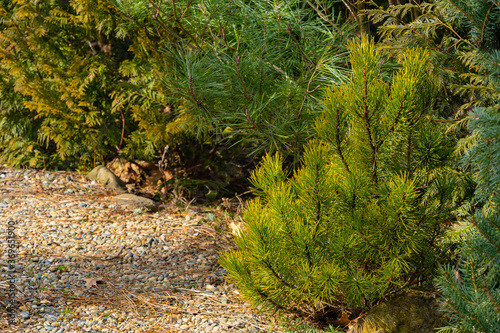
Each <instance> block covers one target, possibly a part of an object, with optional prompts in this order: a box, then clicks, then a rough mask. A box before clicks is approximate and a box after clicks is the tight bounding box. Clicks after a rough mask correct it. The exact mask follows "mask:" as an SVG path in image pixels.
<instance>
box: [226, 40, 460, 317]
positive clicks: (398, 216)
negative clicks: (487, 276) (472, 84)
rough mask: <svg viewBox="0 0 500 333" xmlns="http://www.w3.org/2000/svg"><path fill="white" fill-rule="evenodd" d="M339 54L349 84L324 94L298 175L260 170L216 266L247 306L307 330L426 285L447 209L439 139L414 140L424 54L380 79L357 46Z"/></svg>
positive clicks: (383, 70) (426, 96) (423, 123)
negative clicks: (303, 321) (231, 245)
mask: <svg viewBox="0 0 500 333" xmlns="http://www.w3.org/2000/svg"><path fill="white" fill-rule="evenodd" d="M348 49H349V51H350V59H351V63H352V72H353V74H352V77H351V80H350V81H349V82H347V83H346V84H342V85H340V86H339V87H333V88H331V89H330V90H328V91H327V92H326V97H325V103H326V107H325V109H324V112H323V115H322V116H321V117H320V118H319V119H318V120H317V122H316V131H317V138H316V139H314V140H312V141H311V142H309V144H308V145H307V148H306V150H305V153H304V155H303V158H302V167H301V168H300V169H299V170H298V171H297V172H295V173H294V174H293V175H292V176H291V177H289V176H290V175H288V174H287V173H286V172H284V171H283V170H282V163H283V160H282V158H281V157H280V155H278V154H277V155H274V156H273V157H271V156H267V157H266V158H265V159H264V160H263V161H262V163H261V165H260V167H259V168H258V169H257V170H256V171H255V172H254V173H253V175H252V177H251V182H252V184H253V185H254V186H255V188H256V193H257V194H258V197H257V198H256V199H255V200H253V201H252V202H251V203H250V204H249V206H248V209H247V210H246V212H245V215H244V220H245V221H246V225H245V226H246V230H245V231H244V232H242V233H241V235H240V236H239V237H236V238H235V242H236V245H237V247H238V249H237V250H235V251H229V252H226V253H224V255H223V256H222V257H221V260H220V261H221V264H222V265H223V267H224V268H225V269H226V270H227V272H228V278H229V280H230V281H231V282H233V283H235V284H236V285H237V286H238V288H239V289H240V291H241V293H242V295H243V297H244V298H246V299H247V300H248V301H249V302H250V303H251V304H253V305H254V306H256V307H261V308H264V309H269V310H281V311H283V312H289V313H295V314H298V315H301V316H304V317H307V318H308V319H311V320H313V321H314V320H322V319H324V316H326V315H328V313H329V312H333V313H334V315H335V314H339V313H340V312H344V311H345V312H348V313H352V314H354V315H356V314H359V311H361V310H362V309H366V308H367V307H370V306H371V305H372V304H373V303H374V302H376V301H377V300H380V299H381V298H383V297H385V296H387V295H388V294H389V293H391V292H395V291H397V290H400V289H402V288H404V287H406V286H409V285H412V284H415V283H416V282H417V281H419V280H420V281H421V279H425V278H428V277H429V276H431V275H432V273H433V270H434V268H435V263H436V260H437V259H438V256H439V248H438V241H439V239H440V237H441V235H442V232H443V230H444V229H445V226H444V223H443V222H445V221H448V219H449V217H450V210H451V209H452V208H453V207H452V206H453V205H452V204H450V202H452V199H451V198H452V195H453V193H454V187H455V182H454V180H453V179H451V178H449V179H447V178H446V177H445V176H442V175H440V174H441V173H440V172H437V170H440V169H441V170H442V169H443V168H447V163H449V160H448V161H446V160H443V159H442V157H440V156H439V154H440V153H439V152H440V151H441V152H442V151H443V149H445V148H444V146H445V142H446V140H445V138H444V137H443V136H440V135H437V136H436V135H426V133H429V129H432V130H434V131H435V130H436V128H433V126H434V125H432V124H431V123H430V122H428V121H427V120H426V115H427V113H428V112H429V109H430V108H432V106H433V103H434V100H435V96H436V89H435V87H434V84H433V80H432V78H431V77H430V76H429V75H428V74H427V59H428V56H429V54H428V52H426V51H423V50H421V49H408V50H406V52H405V53H404V54H401V56H400V58H399V68H398V69H397V70H395V71H391V70H390V68H393V67H391V66H386V64H387V61H384V59H383V58H382V55H381V53H380V52H379V51H378V50H377V49H376V48H375V46H374V44H373V42H372V41H370V40H368V38H365V37H363V38H361V40H358V41H354V42H351V43H349V45H348ZM423 156H426V158H423ZM431 193H432V195H431ZM334 315H333V316H334Z"/></svg>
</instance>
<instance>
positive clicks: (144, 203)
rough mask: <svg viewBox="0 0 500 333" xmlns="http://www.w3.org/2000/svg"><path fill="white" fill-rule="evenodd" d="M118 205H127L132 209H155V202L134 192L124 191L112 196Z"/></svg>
mask: <svg viewBox="0 0 500 333" xmlns="http://www.w3.org/2000/svg"><path fill="white" fill-rule="evenodd" d="M114 199H115V200H116V202H117V204H119V205H123V206H128V207H130V208H132V209H140V208H146V209H148V210H152V211H155V210H157V207H156V204H155V202H154V201H153V200H151V199H148V198H143V197H140V196H137V195H134V194H130V193H125V194H120V195H117V196H115V198H114Z"/></svg>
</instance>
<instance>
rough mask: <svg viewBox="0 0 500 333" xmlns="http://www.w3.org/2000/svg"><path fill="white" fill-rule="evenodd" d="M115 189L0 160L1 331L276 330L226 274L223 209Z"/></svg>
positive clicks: (227, 241)
mask: <svg viewBox="0 0 500 333" xmlns="http://www.w3.org/2000/svg"><path fill="white" fill-rule="evenodd" d="M112 195H113V194H112V193H110V192H106V191H105V190H104V189H103V188H102V186H100V185H99V184H95V183H91V182H89V181H87V180H86V179H85V177H84V175H82V174H78V173H68V172H42V171H36V170H29V169H28V170H20V169H12V168H9V167H6V166H0V235H1V239H2V244H1V247H0V254H1V263H2V265H1V271H0V302H1V303H2V307H0V332H120V333H123V332H229V331H230V332H257V331H266V332H271V331H272V329H271V328H270V326H269V324H267V323H266V322H265V321H263V320H262V319H261V318H260V317H258V316H256V315H255V314H254V313H252V312H251V311H250V310H249V308H248V307H247V305H246V303H245V302H243V301H241V300H240V299H239V298H238V292H237V291H236V290H235V289H234V288H233V287H232V286H230V285H228V284H226V283H225V281H224V279H223V276H222V274H223V269H222V268H221V267H220V266H219V264H218V262H217V253H218V252H219V251H220V250H222V249H225V248H228V247H229V246H230V238H229V237H228V235H227V233H225V232H218V231H216V230H219V229H218V228H215V227H214V226H215V224H216V222H217V221H219V219H218V217H217V212H213V211H209V210H207V209H203V208H197V207H195V208H190V209H189V210H188V211H182V213H179V211H178V210H174V209H169V208H168V207H165V208H161V209H160V210H159V211H158V212H155V213H144V212H142V211H133V210H130V209H127V208H126V207H120V206H118V205H117V204H116V203H115V202H114V201H113V199H112ZM219 223H220V222H219ZM9 225H10V226H11V228H10V229H8V227H9ZM8 231H12V233H10V234H9V233H8ZM13 234H14V235H15V238H12V237H11V238H10V239H14V240H15V244H16V245H18V250H17V252H16V253H15V254H14V258H13V260H14V266H13V267H11V268H15V270H12V271H8V269H9V265H8V263H7V260H8V248H9V247H8V241H7V240H8V239H9V238H8V237H7V235H11V236H12V235H13ZM11 259H12V258H11ZM12 279H13V280H12ZM11 280H12V281H14V282H15V288H16V300H15V309H16V312H15V313H16V318H17V323H16V324H15V325H8V320H7V319H8V318H7V316H8V313H7V311H6V308H8V305H9V304H12V301H13V299H12V297H11V296H9V293H8V291H9V288H11V290H12V285H10V284H9V281H11Z"/></svg>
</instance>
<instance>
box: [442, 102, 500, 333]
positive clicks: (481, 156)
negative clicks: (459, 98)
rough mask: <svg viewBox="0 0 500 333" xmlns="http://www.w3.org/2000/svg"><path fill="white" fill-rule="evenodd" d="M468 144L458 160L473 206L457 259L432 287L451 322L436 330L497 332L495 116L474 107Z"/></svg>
mask: <svg viewBox="0 0 500 333" xmlns="http://www.w3.org/2000/svg"><path fill="white" fill-rule="evenodd" d="M469 127H470V129H471V130H472V133H473V135H474V144H473V145H472V146H471V147H469V149H468V151H467V153H466V155H465V156H464V161H465V162H466V163H467V164H468V165H469V167H471V168H472V169H473V170H474V171H476V182H477V188H476V202H477V204H480V205H482V208H481V209H478V210H477V212H476V213H475V214H474V215H473V216H472V217H471V223H472V224H473V226H474V228H472V230H471V231H470V232H469V233H468V234H467V235H466V236H467V237H466V238H465V240H464V244H463V246H462V248H461V250H462V251H461V255H460V257H461V260H460V262H459V263H458V265H457V266H455V267H447V268H446V269H443V271H442V275H441V276H440V278H439V280H438V286H439V287H440V289H441V291H442V292H443V300H444V302H445V304H446V309H447V310H448V312H449V313H450V315H451V324H450V326H448V327H445V328H443V329H441V332H498V331H499V330H500V259H499V258H500V193H499V189H500V113H499V112H498V107H494V108H493V107H492V108H477V109H476V110H474V112H472V113H471V114H470V116H469Z"/></svg>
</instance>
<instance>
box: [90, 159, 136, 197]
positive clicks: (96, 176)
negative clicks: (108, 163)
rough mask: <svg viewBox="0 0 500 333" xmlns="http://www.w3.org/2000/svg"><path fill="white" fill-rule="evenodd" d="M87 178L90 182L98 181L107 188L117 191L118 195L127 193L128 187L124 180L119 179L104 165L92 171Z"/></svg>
mask: <svg viewBox="0 0 500 333" xmlns="http://www.w3.org/2000/svg"><path fill="white" fill-rule="evenodd" d="M87 178H88V179H90V180H97V181H99V183H101V184H102V185H103V186H104V187H105V188H108V189H112V190H116V191H117V192H118V193H125V192H127V187H126V186H125V183H124V182H123V180H121V179H120V178H118V177H117V176H116V175H115V174H114V173H113V172H111V170H109V169H108V168H106V167H105V166H103V165H99V166H97V167H95V168H94V169H93V170H92V171H90V172H89V174H88V175H87Z"/></svg>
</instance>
